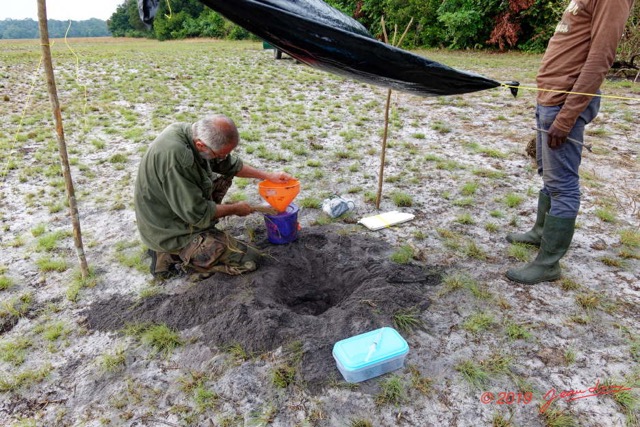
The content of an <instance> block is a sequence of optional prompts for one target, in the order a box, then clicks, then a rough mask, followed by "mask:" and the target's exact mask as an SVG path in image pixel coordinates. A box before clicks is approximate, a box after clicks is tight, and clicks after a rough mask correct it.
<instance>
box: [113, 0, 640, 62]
mask: <svg viewBox="0 0 640 427" xmlns="http://www.w3.org/2000/svg"><path fill="white" fill-rule="evenodd" d="M325 1H326V2H327V3H329V4H330V5H332V6H334V7H336V8H337V9H339V10H341V11H342V12H344V13H345V14H346V15H348V16H351V17H353V18H355V19H357V20H358V21H359V22H361V23H362V24H364V26H365V27H367V28H368V29H369V31H370V32H371V33H372V34H373V35H374V36H376V37H379V38H381V35H382V33H383V29H382V27H381V18H382V17H384V20H385V22H387V23H388V24H387V25H388V28H387V29H386V30H387V32H388V33H393V31H394V28H395V27H397V28H398V31H399V32H404V29H405V28H406V26H407V25H408V24H409V22H410V21H411V19H412V18H413V24H412V25H411V26H410V27H409V29H408V32H407V35H406V37H405V39H404V42H403V46H402V47H403V48H418V47H427V48H428V47H431V48H433V47H435V48H450V49H485V48H490V49H499V50H506V49H518V50H523V51H530V52H542V51H544V49H545V47H546V45H547V42H548V41H549V38H550V37H551V36H552V35H553V32H554V30H555V27H556V25H557V23H558V20H559V19H560V16H561V15H562V12H563V11H564V9H565V8H566V6H567V4H568V0H325ZM639 24H640V1H636V2H635V6H634V11H633V13H632V17H631V19H630V21H629V25H628V26H627V31H626V33H625V39H624V40H623V43H622V45H621V49H622V50H623V51H629V52H633V51H635V52H636V53H637V52H638V50H639V49H640V29H639ZM107 25H108V27H109V30H110V31H111V32H112V34H113V35H114V36H116V37H121V36H130V37H151V38H156V39H158V40H170V39H183V38H189V37H214V38H225V39H245V38H251V37H254V36H252V35H251V34H250V33H248V32H247V31H246V30H244V29H242V28H241V27H238V26H237V25H235V24H233V23H231V22H229V21H227V20H226V19H224V18H223V17H222V16H220V15H219V14H218V13H216V12H214V11H213V10H211V9H209V8H208V7H205V6H204V5H203V4H202V3H200V2H199V1H198V0H168V1H162V2H160V8H159V10H158V13H157V15H156V18H155V21H154V23H153V27H152V28H150V29H149V28H146V27H145V25H144V24H142V22H140V18H139V16H138V5H137V0H125V1H124V2H123V3H122V4H121V5H120V6H119V7H118V9H117V10H116V12H115V13H114V14H113V15H112V16H111V18H110V19H109V20H108V21H107Z"/></svg>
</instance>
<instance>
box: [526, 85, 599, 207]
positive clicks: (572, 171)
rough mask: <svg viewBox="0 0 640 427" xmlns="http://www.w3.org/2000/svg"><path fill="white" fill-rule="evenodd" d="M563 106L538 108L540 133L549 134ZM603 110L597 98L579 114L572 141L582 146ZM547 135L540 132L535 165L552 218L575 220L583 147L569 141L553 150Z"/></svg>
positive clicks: (539, 106) (578, 200)
mask: <svg viewBox="0 0 640 427" xmlns="http://www.w3.org/2000/svg"><path fill="white" fill-rule="evenodd" d="M561 108H562V105H557V106H554V107H544V106H542V105H538V106H537V107H536V122H537V124H538V128H539V129H544V130H548V129H549V128H550V127H551V125H552V124H553V121H554V120H555V118H556V115H557V114H558V113H559V112H560V109H561ZM599 110H600V97H599V96H594V97H593V98H592V99H591V102H590V103H589V105H588V106H587V108H585V110H584V111H583V112H582V113H581V114H580V116H579V117H578V120H576V124H575V125H574V126H573V129H571V132H569V138H571V139H575V140H578V141H580V142H582V141H583V140H584V128H585V126H586V125H587V123H590V122H591V121H592V120H593V119H594V118H595V117H596V115H598V111H599ZM547 140H548V137H547V134H546V133H545V132H538V136H537V141H536V161H537V163H538V174H539V175H540V176H542V182H543V187H542V192H543V193H545V194H547V195H548V196H549V197H550V198H551V209H550V211H549V215H552V216H555V217H558V218H575V217H577V216H578V210H579V209H580V176H579V175H578V169H579V168H580V162H581V161H582V145H579V144H576V143H575V142H571V141H568V140H567V141H566V142H565V143H564V144H562V145H561V146H560V147H558V148H555V149H552V148H549V145H548V144H547Z"/></svg>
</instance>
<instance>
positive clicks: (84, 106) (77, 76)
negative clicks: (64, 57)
mask: <svg viewBox="0 0 640 427" xmlns="http://www.w3.org/2000/svg"><path fill="white" fill-rule="evenodd" d="M70 29H71V21H69V26H68V27H67V31H66V32H65V33H64V43H65V44H66V45H67V48H68V49H69V50H70V51H71V53H72V54H73V56H75V57H76V83H78V84H79V85H80V87H81V88H82V89H83V90H84V105H83V106H82V117H84V119H85V123H86V120H87V116H86V112H87V105H88V104H89V101H88V98H87V86H86V85H82V84H80V57H79V56H78V55H77V54H76V53H75V52H74V50H73V49H71V46H70V45H69V42H68V41H67V34H69V30H70Z"/></svg>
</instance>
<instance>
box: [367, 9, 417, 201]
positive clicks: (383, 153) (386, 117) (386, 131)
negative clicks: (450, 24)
mask: <svg viewBox="0 0 640 427" xmlns="http://www.w3.org/2000/svg"><path fill="white" fill-rule="evenodd" d="M411 24H413V18H411V20H410V21H409V24H408V25H407V28H405V30H404V33H402V36H401V37H400V40H399V41H398V45H397V46H400V45H401V44H402V40H404V36H406V35H407V32H408V31H409V27H410V26H411ZM380 25H381V26H382V34H383V35H384V42H385V43H389V38H388V36H387V28H386V25H385V23H384V16H382V17H381V18H380ZM397 35H398V26H397V25H396V26H395V27H394V31H393V43H392V44H391V45H392V46H395V42H396V36H397ZM390 108H391V89H389V91H388V92H387V105H386V107H385V110H384V132H383V133H382V151H381V153H380V173H379V177H378V194H377V196H376V209H380V201H381V200H382V183H383V181H384V162H385V159H386V157H387V136H388V134H389V109H390Z"/></svg>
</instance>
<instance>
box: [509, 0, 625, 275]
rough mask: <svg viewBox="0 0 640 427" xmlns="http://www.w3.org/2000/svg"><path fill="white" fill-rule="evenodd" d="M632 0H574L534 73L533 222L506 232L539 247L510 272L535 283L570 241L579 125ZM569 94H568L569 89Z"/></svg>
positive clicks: (554, 270)
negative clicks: (536, 179) (536, 183)
mask: <svg viewBox="0 0 640 427" xmlns="http://www.w3.org/2000/svg"><path fill="white" fill-rule="evenodd" d="M632 5H633V0H572V1H571V2H570V3H569V6H568V7H567V9H566V10H565V12H564V14H563V16H562V20H561V21H560V23H559V24H558V26H557V27H556V31H555V34H554V35H553V37H552V38H551V40H550V41H549V45H548V47H547V51H546V52H545V55H544V57H543V59H542V65H541V67H540V70H539V72H538V77H537V79H536V80H537V83H538V99H537V103H538V105H537V108H536V121H537V125H538V129H541V131H538V135H537V144H536V145H537V146H536V157H537V159H536V161H537V164H538V173H539V174H540V175H541V176H542V181H543V187H542V190H540V193H539V197H538V214H537V219H536V223H535V225H534V226H533V228H532V229H531V230H530V231H528V232H526V233H523V234H516V233H512V234H509V235H508V236H507V240H508V241H509V242H511V243H515V242H520V243H528V244H532V245H536V246H539V247H540V251H539V252H538V256H537V257H536V259H535V260H534V261H533V262H531V263H529V264H527V265H525V266H524V267H522V268H519V269H511V270H509V271H508V272H507V277H508V278H509V279H511V280H513V281H515V282H519V283H524V284H527V285H533V284H535V283H540V282H545V281H551V280H556V279H558V278H560V263H559V261H560V259H561V258H562V257H563V256H564V254H565V253H566V252H567V249H568V248H569V245H570V244H571V240H572V239H573V231H574V227H575V222H576V216H577V215H578V210H579V208H580V183H579V175H578V168H579V167H580V161H581V155H582V145H580V144H578V143H576V142H573V141H569V140H568V138H569V139H573V140H577V141H580V142H582V141H583V137H584V128H585V125H587V124H588V123H589V122H591V121H592V120H593V119H594V118H595V117H596V115H597V114H598V110H599V108H600V97H599V96H595V95H584V94H596V93H598V90H599V88H600V85H601V84H602V82H603V80H604V78H605V76H606V74H607V71H608V70H609V68H610V67H611V64H612V63H613V60H614V58H615V54H616V48H617V46H618V42H619V41H620V38H621V36H622V33H623V31H624V27H625V23H626V21H627V19H628V18H629V14H630V12H631V7H632ZM567 92H571V93H567Z"/></svg>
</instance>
